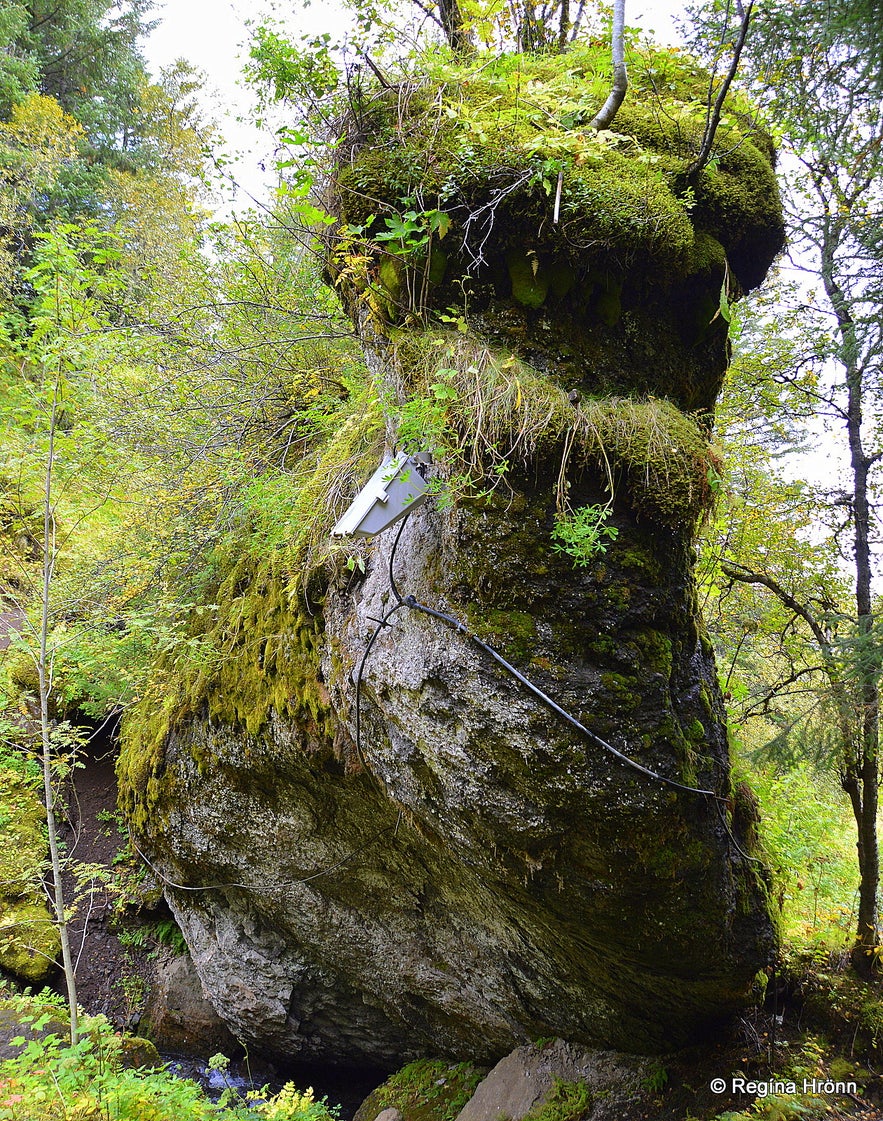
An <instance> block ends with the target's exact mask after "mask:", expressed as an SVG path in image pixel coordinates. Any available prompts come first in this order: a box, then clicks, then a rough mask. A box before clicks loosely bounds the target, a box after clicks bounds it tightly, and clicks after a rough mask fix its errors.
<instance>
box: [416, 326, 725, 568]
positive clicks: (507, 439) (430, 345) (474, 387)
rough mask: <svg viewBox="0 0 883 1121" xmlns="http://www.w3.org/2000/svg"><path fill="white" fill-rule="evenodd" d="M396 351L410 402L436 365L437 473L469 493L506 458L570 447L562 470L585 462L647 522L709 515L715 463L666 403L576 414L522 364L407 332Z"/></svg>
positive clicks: (624, 401)
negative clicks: (442, 382) (440, 429)
mask: <svg viewBox="0 0 883 1121" xmlns="http://www.w3.org/2000/svg"><path fill="white" fill-rule="evenodd" d="M396 347H397V355H396V357H397V362H398V365H399V367H400V368H401V370H402V371H403V373H404V375H405V376H406V377H407V378H408V381H409V387H410V389H411V392H412V393H413V395H414V398H419V397H420V396H421V395H424V396H429V395H430V393H431V388H430V387H431V386H432V384H433V383H434V382H436V381H437V380H438V369H439V367H440V366H444V368H445V376H446V378H447V382H448V385H449V387H450V389H451V390H452V391H453V397H452V398H451V400H450V401H449V402H448V403H447V406H446V414H445V421H446V424H447V426H448V430H449V431H450V435H449V436H448V437H447V442H448V443H449V445H450V447H449V450H448V456H447V463H446V466H447V467H448V469H449V471H450V472H451V474H453V475H461V476H463V477H467V478H468V479H469V480H470V484H471V486H472V488H473V489H474V488H475V487H476V486H477V485H480V484H481V483H483V482H485V481H486V480H489V479H490V480H493V479H494V478H495V477H497V476H496V470H497V468H498V467H499V466H500V465H505V464H508V463H509V462H510V461H511V459H512V458H513V457H516V456H517V457H519V458H521V459H522V461H523V462H524V463H525V465H529V464H531V463H532V462H533V461H534V460H535V459H536V458H537V457H538V456H539V455H541V454H544V453H545V454H546V455H550V456H554V455H560V449H561V447H562V446H563V444H564V443H565V441H568V442H569V441H571V440H572V441H573V450H572V453H571V462H573V463H575V464H579V463H581V462H582V463H585V462H586V461H588V462H590V463H592V464H593V466H594V469H595V471H596V472H597V473H599V475H600V477H601V478H602V479H605V481H610V479H612V481H613V482H615V483H618V484H621V486H622V487H623V489H624V490H625V492H626V495H627V498H628V501H629V503H630V505H631V506H632V507H633V509H634V510H635V511H637V512H638V513H640V514H643V515H646V516H647V517H649V518H652V519H653V520H654V521H657V522H661V523H662V524H664V525H669V526H685V527H691V526H694V525H695V524H696V523H697V522H698V521H699V519H701V518H702V517H703V515H704V514H705V513H707V512H708V511H709V510H710V509H711V506H712V504H713V501H714V492H713V490H712V487H711V484H710V483H709V477H710V474H711V473H712V472H713V471H716V470H718V469H719V467H720V457H719V455H718V453H717V451H716V449H715V448H714V447H712V446H711V445H709V443H708V441H707V440H706V438H705V436H704V434H703V432H702V430H701V428H700V427H699V425H698V424H697V422H696V421H695V420H693V419H692V418H691V417H689V416H686V415H685V414H684V413H682V412H680V410H679V409H678V408H677V407H676V406H675V405H673V404H672V403H671V402H670V401H667V400H664V399H662V398H656V397H649V398H632V397H605V398H588V399H585V400H583V401H582V402H581V403H580V406H579V408H578V409H575V408H574V407H573V405H572V404H571V403H570V401H569V399H568V396H567V394H566V393H565V392H564V390H563V389H562V388H560V387H558V386H557V385H555V384H553V383H552V382H551V381H550V380H549V378H547V377H546V376H544V375H543V374H541V373H540V372H539V371H538V370H536V369H535V368H533V367H532V366H530V365H529V364H528V363H527V362H525V361H523V360H521V359H518V358H517V357H516V356H515V355H513V354H512V353H508V354H507V353H506V352H505V351H502V350H498V349H497V348H494V347H491V346H488V345H483V344H482V343H480V342H477V341H476V340H474V339H469V338H465V337H463V336H456V335H447V334H441V333H435V332H425V333H423V334H418V333H416V332H413V333H410V334H409V335H407V336H405V337H402V338H400V339H398V340H397V342H396ZM479 434H480V435H479ZM478 449H480V451H479V450H478ZM608 470H609V471H610V473H611V474H610V476H609V478H608ZM633 559H634V560H635V561H640V559H641V558H639V557H638V555H637V554H635V555H634V558H633Z"/></svg>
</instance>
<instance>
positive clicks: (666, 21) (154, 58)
mask: <svg viewBox="0 0 883 1121" xmlns="http://www.w3.org/2000/svg"><path fill="white" fill-rule="evenodd" d="M635 7H637V5H635ZM288 8H289V11H291V12H293V13H295V14H294V15H293V16H292V17H291V24H292V27H297V28H298V29H301V30H309V31H310V32H311V33H315V32H322V31H328V32H330V33H331V34H332V36H334V35H335V33H337V32H338V31H340V30H342V29H343V26H344V22H345V18H344V17H342V16H341V15H340V14H339V12H337V11H335V8H336V4H335V3H334V0H331V3H329V2H328V0H325V2H324V3H322V4H321V5H320V4H317V5H315V6H310V7H308V8H306V9H304V8H303V6H302V4H298V3H296V0H293V2H291V3H290V4H289V5H288ZM265 10H266V6H265V5H264V4H263V2H262V0H164V2H160V3H158V4H157V5H156V9H155V10H154V12H153V13H152V14H153V16H154V18H158V19H160V21H161V22H160V24H159V26H158V27H157V28H156V30H155V31H154V32H153V33H152V34H151V36H150V37H149V39H148V40H147V42H146V43H145V50H144V53H145V56H146V58H147V61H148V65H149V66H150V68H151V70H152V71H153V73H154V74H157V73H158V72H159V70H160V69H161V68H162V67H164V66H168V65H169V64H170V63H172V62H175V61H176V60H177V59H179V58H185V59H187V61H188V62H190V63H192V64H193V65H194V66H196V67H198V68H199V69H200V70H203V71H204V72H205V74H206V75H207V79H208V82H207V87H208V88H207V90H206V93H205V104H206V108H207V110H208V112H209V114H210V115H211V116H212V117H213V118H214V119H216V120H217V121H218V123H219V124H220V125H221V128H222V131H223V133H224V135H225V137H226V138H227V141H228V144H229V146H230V148H231V150H233V151H238V152H240V153H242V158H241V160H240V162H239V163H238V165H237V166H236V168H235V170H234V174H235V176H236V178H237V179H238V181H239V182H240V183H241V184H242V185H243V186H244V187H245V189H246V190H247V191H249V192H251V193H252V194H255V195H258V196H261V195H262V194H263V192H264V190H265V184H267V183H269V182H270V181H271V178H272V177H271V175H270V174H269V173H268V172H265V171H263V170H262V168H261V166H260V165H261V162H262V161H267V162H268V161H270V159H271V157H272V148H273V144H272V139H271V138H270V137H269V136H267V135H261V134H260V133H259V132H258V131H257V129H255V128H254V127H253V126H251V125H250V124H249V120H250V118H252V117H253V116H254V104H253V100H252V97H251V95H250V93H249V91H248V90H246V89H245V88H244V87H243V86H241V85H239V84H238V81H239V73H240V69H241V66H242V61H243V59H244V57H245V56H246V55H247V50H248V48H247V40H248V29H247V27H246V21H247V20H249V19H250V20H255V19H258V20H259V19H260V17H261V14H262V11H265ZM640 11H641V14H637V12H632V11H631V10H630V5H629V6H627V7H626V17H627V22H628V24H629V26H640V27H642V28H644V29H645V30H646V31H653V32H654V33H655V37H656V38H657V39H659V40H660V41H674V40H675V39H676V38H677V36H676V32H675V30H674V25H673V23H672V15H673V14H678V13H680V12H682V11H683V5H682V4H681V3H676V2H675V0H644V2H643V3H642V4H641V6H640ZM275 14H276V15H277V16H278V14H279V12H278V8H277V11H276V13H275ZM237 117H238V118H241V120H240V121H237V119H236V118H237ZM268 165H269V163H268ZM239 201H240V202H241V203H245V204H247V198H240V200H239Z"/></svg>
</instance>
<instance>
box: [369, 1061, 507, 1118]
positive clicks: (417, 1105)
mask: <svg viewBox="0 0 883 1121" xmlns="http://www.w3.org/2000/svg"><path fill="white" fill-rule="evenodd" d="M485 1073H486V1071H485V1069H484V1068H479V1067H474V1066H473V1065H472V1064H471V1063H456V1064H451V1063H447V1062H444V1061H442V1060H439V1059H417V1060H416V1062H413V1063H408V1064H407V1066H404V1067H402V1069H401V1070H399V1071H397V1072H396V1073H395V1074H393V1075H392V1076H391V1077H390V1078H388V1079H387V1081H386V1082H385V1083H384V1084H383V1085H382V1086H379V1087H378V1088H377V1089H376V1090H374V1091H373V1093H372V1094H371V1095H370V1096H369V1097H368V1098H367V1100H366V1101H365V1102H364V1103H363V1104H362V1106H360V1108H359V1110H358V1112H357V1114H356V1121H362V1119H368V1121H373V1118H374V1117H376V1116H377V1114H378V1113H379V1112H380V1111H381V1110H384V1109H398V1110H401V1112H402V1114H403V1117H404V1121H454V1118H456V1116H457V1114H458V1113H459V1112H460V1110H461V1109H462V1108H463V1106H465V1105H466V1103H467V1102H468V1101H469V1099H470V1098H471V1097H472V1095H473V1094H474V1093H475V1088H476V1086H478V1084H479V1082H480V1081H481V1080H482V1078H483V1077H484V1075H485Z"/></svg>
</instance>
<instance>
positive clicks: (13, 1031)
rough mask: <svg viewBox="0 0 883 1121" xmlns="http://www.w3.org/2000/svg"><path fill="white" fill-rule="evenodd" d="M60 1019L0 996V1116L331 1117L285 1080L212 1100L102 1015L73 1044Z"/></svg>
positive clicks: (326, 1120) (115, 1120) (48, 1120)
mask: <svg viewBox="0 0 883 1121" xmlns="http://www.w3.org/2000/svg"><path fill="white" fill-rule="evenodd" d="M64 1019H65V1014H64V1012H63V1011H62V1010H61V1009H60V1008H59V1007H56V1006H54V1005H53V1004H52V1003H47V1000H46V999H45V998H44V997H38V998H30V997H28V996H24V997H22V996H12V995H7V996H6V999H4V1000H3V1001H2V1003H0V1024H2V1028H0V1030H2V1034H3V1035H4V1036H5V1037H6V1039H7V1041H8V1045H9V1048H10V1049H11V1050H12V1051H13V1056H12V1057H11V1058H7V1059H5V1060H3V1061H0V1121H93V1119H95V1121H98V1119H99V1118H100V1119H101V1121H246V1119H249V1121H261V1119H262V1118H263V1119H265V1121H335V1119H336V1118H337V1117H338V1116H339V1115H338V1112H337V1110H336V1108H332V1107H329V1106H328V1104H327V1102H326V1101H325V1100H324V1099H323V1100H317V1099H316V1097H315V1095H314V1094H313V1091H312V1090H310V1089H307V1088H305V1089H304V1090H299V1089H298V1088H296V1087H295V1086H294V1085H293V1084H288V1085H286V1086H284V1087H283V1088H282V1089H281V1090H280V1091H278V1092H276V1093H273V1092H272V1091H270V1090H269V1089H267V1088H266V1087H263V1088H259V1089H256V1090H254V1091H248V1092H245V1093H240V1092H238V1091H234V1090H232V1089H231V1090H228V1091H225V1093H224V1094H223V1095H222V1097H221V1100H220V1102H217V1103H216V1102H213V1101H211V1100H210V1099H209V1098H208V1097H207V1096H206V1095H205V1093H204V1092H203V1090H202V1089H201V1087H200V1086H199V1085H198V1084H197V1083H195V1082H193V1081H191V1080H189V1079H185V1078H178V1077H176V1076H175V1075H174V1074H173V1073H172V1072H171V1071H169V1070H167V1069H166V1068H165V1067H163V1066H161V1065H160V1064H159V1056H158V1054H157V1053H156V1049H155V1048H153V1047H152V1045H151V1044H149V1043H148V1042H147V1041H146V1040H138V1039H137V1038H135V1037H131V1036H122V1035H120V1034H119V1033H115V1032H114V1031H113V1030H112V1029H111V1027H110V1025H109V1024H108V1022H107V1020H106V1019H105V1018H104V1017H103V1016H91V1017H86V1016H84V1017H83V1018H82V1028H83V1032H82V1037H81V1039H80V1041H79V1043H77V1044H76V1045H75V1046H71V1045H70V1043H69V1041H68V1040H67V1039H66V1038H63V1033H64V1030H65V1027H64V1022H63V1021H64ZM15 1052H17V1053H15ZM138 1063H145V1064H147V1065H143V1066H138V1065H137V1064H138ZM209 1065H210V1066H211V1067H213V1069H217V1070H223V1069H224V1068H225V1060H224V1057H223V1056H215V1057H214V1058H213V1059H212V1060H210V1063H209Z"/></svg>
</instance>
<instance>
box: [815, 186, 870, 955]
mask: <svg viewBox="0 0 883 1121" xmlns="http://www.w3.org/2000/svg"><path fill="white" fill-rule="evenodd" d="M820 195H821V196H822V197H824V196H823V194H822V192H821V190H820ZM838 222H839V219H838V218H836V217H829V218H827V219H826V220H825V223H824V225H823V227H822V238H821V245H820V249H821V257H822V267H821V275H822V283H823V284H824V286H825V293H826V295H827V296H828V299H829V300H830V301H831V307H832V308H833V309H834V314H835V316H836V318H837V327H838V331H839V334H840V352H841V354H840V356H841V362H842V363H843V366H844V369H845V372H846V391H847V403H846V430H847V436H848V439H849V457H850V469H851V472H852V495H851V505H852V523H853V551H854V556H855V606H856V620H857V623H858V649H857V658H856V662H855V665H856V670H857V673H856V678H857V682H858V693H859V700H860V705H861V710H860V718H859V742H858V744H857V751H858V758H857V759H856V761H855V771H856V774H855V782H856V784H857V785H859V786H860V790H861V799H860V801H861V811H860V815H859V816H858V817H857V818H856V825H857V827H858V854H859V873H860V882H859V913H858V929H857V931H856V941H855V949H854V952H853V961H854V963H855V964H856V966H858V967H859V968H863V969H868V968H869V967H870V966H871V965H873V964H874V961H873V957H874V950H876V948H877V947H878V946H879V945H880V923H879V914H878V908H877V892H878V889H879V885H880V853H879V842H878V837H877V806H878V801H879V774H878V751H879V741H880V697H879V687H878V684H877V682H878V676H879V672H880V654H879V651H878V650H877V646H876V639H875V637H874V605H873V594H872V563H871V544H870V530H871V517H872V511H871V505H870V500H869V498H868V472H869V471H870V468H871V465H872V463H873V460H872V459H871V458H870V457H869V456H868V455H867V454H866V453H865V450H864V445H863V442H862V420H863V417H862V397H863V392H864V385H863V369H862V366H861V363H860V361H859V354H858V343H857V339H856V332H855V323H854V321H853V318H852V314H851V311H850V307H849V301H848V299H847V298H846V295H845V294H844V292H843V290H842V289H841V288H840V285H839V284H838V282H837V271H836V270H837V261H836V254H835V248H836V246H837V245H838V244H839V243H840V240H841V237H840V234H841V232H842V231H841V230H840V228H839V226H838ZM850 796H851V797H852V795H850ZM855 804H856V803H855V798H854V797H853V806H854V807H855Z"/></svg>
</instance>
